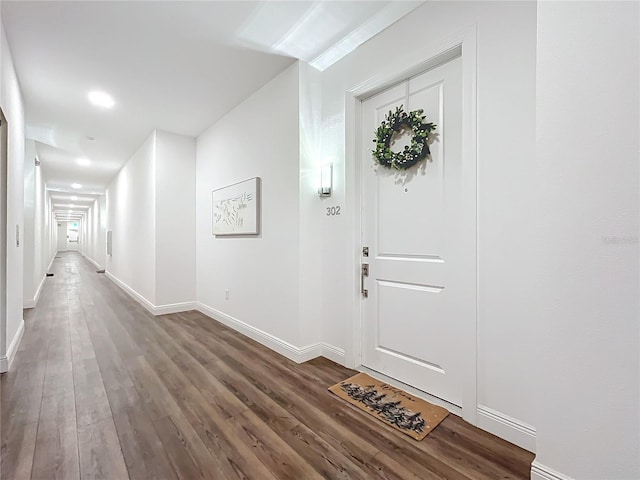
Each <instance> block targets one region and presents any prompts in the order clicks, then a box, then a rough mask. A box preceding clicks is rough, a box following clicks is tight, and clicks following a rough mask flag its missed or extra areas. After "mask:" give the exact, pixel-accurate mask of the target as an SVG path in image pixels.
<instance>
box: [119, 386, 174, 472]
mask: <svg viewBox="0 0 640 480" xmlns="http://www.w3.org/2000/svg"><path fill="white" fill-rule="evenodd" d="M110 392H114V390H111V391H110ZM113 420H114V422H115V425H116V430H117V433H118V439H119V441H120V446H121V448H122V454H123V456H124V460H125V464H126V466H127V470H128V472H129V477H130V478H131V480H172V479H176V478H178V477H177V475H176V473H175V471H174V470H173V467H172V466H171V464H170V463H169V461H168V459H167V453H166V451H165V450H164V447H163V445H162V442H161V441H160V438H159V437H158V434H157V433H156V430H155V429H154V426H153V422H152V421H151V419H150V418H149V416H148V415H147V414H146V413H145V412H142V413H133V412H129V411H124V412H123V413H119V414H116V415H114V417H113Z"/></svg>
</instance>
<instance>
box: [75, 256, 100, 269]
mask: <svg viewBox="0 0 640 480" xmlns="http://www.w3.org/2000/svg"><path fill="white" fill-rule="evenodd" d="M80 255H82V256H83V257H84V258H86V259H87V260H89V262H90V263H92V264H93V265H94V266H95V267H96V268H97V269H98V270H103V269H104V267H103V266H102V265H100V264H99V263H98V262H96V261H95V260H94V259H93V258H91V257H90V256H89V255H85V254H84V253H82V252H80Z"/></svg>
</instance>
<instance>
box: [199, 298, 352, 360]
mask: <svg viewBox="0 0 640 480" xmlns="http://www.w3.org/2000/svg"><path fill="white" fill-rule="evenodd" d="M196 310H198V311H199V312H200V313H203V314H204V315H206V316H208V317H211V318H213V319H214V320H217V321H219V322H220V323H223V324H224V325H226V326H227V327H230V328H233V329H234V330H235V331H237V332H240V333H242V334H243V335H245V336H247V337H249V338H251V339H252V340H255V341H256V342H258V343H260V344H262V345H264V346H265V347H268V348H270V349H271V350H273V351H275V352H278V353H279V354H280V355H284V356H285V357H287V358H288V359H290V360H293V361H294V362H296V363H304V362H307V361H309V360H311V359H313V358H316V357H326V358H328V359H329V360H333V361H334V362H336V363H340V364H342V365H344V362H345V358H346V356H345V353H344V350H341V349H339V348H337V347H334V346H332V345H328V344H326V343H323V342H317V343H313V344H311V345H307V346H305V347H296V346H295V345H292V344H291V343H289V342H287V341H286V340H282V339H281V338H278V337H276V336H275V335H272V334H270V333H267V332H265V331H264V330H260V329H259V328H256V327H254V326H252V325H249V324H248V323H245V322H243V321H242V320H238V319H237V318H234V317H232V316H231V315H227V314H226V313H224V312H221V311H220V310H216V309H215V308H212V307H209V306H208V305H205V304H204V303H201V302H196Z"/></svg>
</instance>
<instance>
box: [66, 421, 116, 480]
mask: <svg viewBox="0 0 640 480" xmlns="http://www.w3.org/2000/svg"><path fill="white" fill-rule="evenodd" d="M78 446H79V456H80V473H81V476H82V478H83V479H95V480H114V479H119V480H120V479H122V480H126V479H128V478H129V474H128V472H127V467H126V465H125V462H124V457H123V456H122V451H121V448H120V440H119V438H118V434H117V432H116V427H115V425H114V423H113V419H112V418H111V417H109V418H106V419H104V420H100V421H98V422H95V423H92V424H90V425H85V426H82V427H78Z"/></svg>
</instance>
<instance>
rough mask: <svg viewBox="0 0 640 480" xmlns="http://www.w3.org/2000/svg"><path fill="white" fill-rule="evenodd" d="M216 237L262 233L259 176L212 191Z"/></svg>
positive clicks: (213, 222)
mask: <svg viewBox="0 0 640 480" xmlns="http://www.w3.org/2000/svg"><path fill="white" fill-rule="evenodd" d="M211 207H212V233H213V235H214V236H216V237H218V236H225V235H226V236H228V235H259V234H260V177H253V178H249V179H247V180H243V181H242V182H238V183H234V184H232V185H227V186H226V187H222V188H218V189H216V190H213V191H212V192H211Z"/></svg>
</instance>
